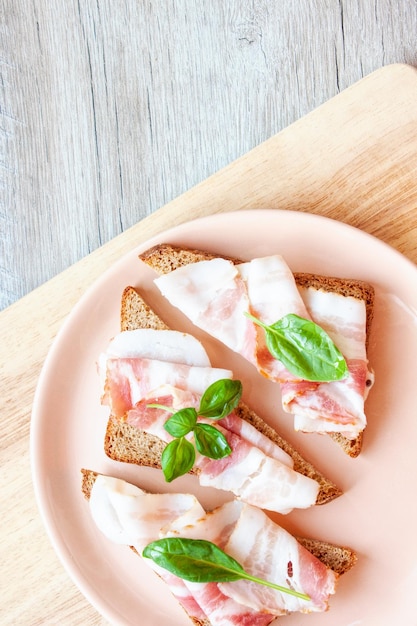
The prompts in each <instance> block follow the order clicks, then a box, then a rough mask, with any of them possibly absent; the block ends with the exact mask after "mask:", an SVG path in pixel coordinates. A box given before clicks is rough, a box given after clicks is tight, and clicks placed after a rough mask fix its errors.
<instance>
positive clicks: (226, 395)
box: [198, 378, 242, 420]
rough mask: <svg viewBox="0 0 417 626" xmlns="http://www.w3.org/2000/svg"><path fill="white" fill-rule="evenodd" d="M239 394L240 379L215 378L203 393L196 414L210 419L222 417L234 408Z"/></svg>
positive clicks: (240, 392)
mask: <svg viewBox="0 0 417 626" xmlns="http://www.w3.org/2000/svg"><path fill="white" fill-rule="evenodd" d="M241 395H242V383H241V382H240V380H231V379H230V378H222V379H221V380H217V381H216V382H214V383H212V384H211V385H210V386H209V387H208V388H207V389H206V391H205V392H204V393H203V395H202V397H201V401H200V408H199V410H198V414H199V415H204V417H209V418H210V419H216V420H219V419H222V418H223V417H225V416H226V415H229V413H231V412H232V411H233V409H234V408H236V406H237V405H238V404H239V400H240V397H241Z"/></svg>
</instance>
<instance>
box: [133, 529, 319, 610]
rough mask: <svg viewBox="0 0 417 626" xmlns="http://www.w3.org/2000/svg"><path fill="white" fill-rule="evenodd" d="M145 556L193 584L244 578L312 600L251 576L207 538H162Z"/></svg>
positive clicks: (150, 545)
mask: <svg viewBox="0 0 417 626" xmlns="http://www.w3.org/2000/svg"><path fill="white" fill-rule="evenodd" d="M142 556H144V557H145V558H148V559H152V560H153V561H154V562H155V563H157V565H159V566H160V567H163V568H164V569H167V570H168V571H169V572H171V573H172V574H175V576H178V577H179V578H182V579H184V580H188V581H190V582H195V583H209V582H217V583H221V582H233V581H235V580H241V579H242V578H244V579H246V580H250V581H252V582H256V583H259V584H261V585H266V586H267V587H271V588H273V589H276V590H278V591H280V592H282V593H288V594H290V595H293V596H296V597H298V598H302V599H303V600H310V597H309V596H307V595H305V594H303V593H300V592H298V591H294V590H293V589H289V588H287V587H282V586H281V585H276V584H275V583H271V582H268V581H265V580H262V579H260V578H257V577H256V576H251V575H250V574H248V573H247V572H246V571H245V570H244V569H243V567H242V566H241V565H240V563H238V562H237V561H236V560H235V559H234V558H232V557H231V556H230V555H228V554H226V552H223V550H221V549H220V548H219V547H218V546H216V545H215V544H214V543H212V542H211V541H206V540H204V539H187V538H181V537H167V538H165V539H158V540H157V541H152V542H151V543H149V544H148V545H147V546H146V547H145V548H144V550H143V552H142Z"/></svg>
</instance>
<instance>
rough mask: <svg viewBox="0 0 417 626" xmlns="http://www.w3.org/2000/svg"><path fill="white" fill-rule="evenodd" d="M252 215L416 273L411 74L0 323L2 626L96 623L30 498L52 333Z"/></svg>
mask: <svg viewBox="0 0 417 626" xmlns="http://www.w3.org/2000/svg"><path fill="white" fill-rule="evenodd" d="M249 208H252V209H258V208H279V209H292V210H298V211H305V212H311V213H317V214H320V215H324V216H327V217H331V218H334V219H337V220H340V221H342V222H346V223H348V224H351V225H353V226H356V227H358V228H360V229H362V230H364V231H366V232H368V233H370V234H372V235H375V236H377V237H379V238H380V239H382V240H383V241H385V242H386V243H388V244H390V245H391V246H393V247H394V248H396V249H397V250H399V251H400V252H402V253H403V254H404V255H406V256H407V257H408V258H409V259H411V260H412V261H413V262H414V263H416V262H417V70H416V69H414V68H412V67H409V66H405V65H391V66H387V67H385V68H382V69H380V70H378V71H376V72H374V73H373V74H371V75H369V76H368V77H366V78H365V79H363V80H362V81H360V82H359V83H357V84H355V85H353V86H352V87H350V88H349V89H347V90H346V91H344V92H342V93H341V94H340V95H338V96H337V97H335V98H333V99H332V100H330V101H329V102H327V103H326V104H324V105H323V106H321V107H319V108H318V109H316V110H315V111H313V112H312V113H310V114H309V115H308V116H306V117H304V118H303V119H301V120H299V121H298V122H296V123H295V124H293V125H292V126H290V127H288V128H287V129H285V130H284V131H282V132H281V133H279V134H278V135H275V136H274V137H272V138H271V139H269V140H268V141H266V142H264V143H263V144H261V145H260V146H258V147H257V148H255V149H254V150H252V151H251V152H249V153H248V154H246V155H245V156H243V157H242V158H240V159H238V160H237V161H235V162H234V163H232V164H230V165H229V166H228V167H226V168H224V169H223V170H221V171H220V172H218V173H217V174H215V175H213V176H212V177H210V178H209V179H207V180H206V181H204V182H203V183H201V184H200V185H198V186H197V187H195V188H193V189H191V190H190V191H188V192H187V193H185V194H184V195H182V196H181V197H179V198H177V199H176V200H174V201H173V202H170V203H169V204H167V205H166V206H164V207H163V208H161V209H159V211H157V212H156V213H154V214H153V215H151V216H150V217H148V218H147V219H145V220H143V221H141V222H139V223H138V224H136V225H135V226H134V227H132V228H131V229H129V230H128V231H126V232H124V233H123V234H122V235H120V236H119V237H117V238H116V239H114V240H113V241H111V242H109V243H108V244H106V245H105V246H103V247H102V248H100V249H99V250H97V251H95V252H93V253H92V254H91V255H89V256H88V257H86V258H85V259H83V260H82V261H80V262H79V263H77V264H76V265H74V266H72V267H71V268H69V269H68V270H66V271H65V272H63V273H62V274H60V275H59V276H57V277H56V278H54V279H52V280H51V281H49V282H48V283H46V284H45V285H43V286H42V287H40V288H38V289H37V290H35V291H34V292H32V293H31V294H29V295H28V296H26V297H25V298H23V299H22V300H20V301H19V302H17V303H15V304H14V305H12V306H11V307H10V308H8V309H6V310H5V311H3V312H1V313H0V322H1V324H0V353H1V355H2V357H3V358H2V361H3V363H2V365H1V376H0V380H1V381H2V390H1V394H0V406H1V409H0V412H1V416H2V419H1V438H0V442H1V443H0V445H1V451H2V457H1V459H2V460H1V465H2V502H3V503H5V502H6V503H9V506H6V507H4V504H3V511H2V518H3V519H2V521H3V523H2V530H1V533H2V535H1V539H0V541H1V549H2V554H3V557H2V562H1V565H0V569H1V577H2V580H7V581H8V588H7V602H6V600H4V601H3V602H2V603H1V604H2V607H1V608H0V611H1V612H2V613H0V617H1V615H2V614H3V617H4V619H3V618H2V620H1V621H2V623H31V624H41V623H52V621H50V620H51V618H52V617H53V623H58V622H61V623H65V624H69V623H79V624H81V623H89V624H92V623H95V624H102V623H104V622H103V621H102V618H100V616H98V615H97V614H96V613H95V611H94V609H93V608H92V607H90V606H89V604H88V602H87V601H86V600H85V599H84V598H83V597H82V596H81V594H80V593H79V592H78V591H77V589H76V587H75V586H74V585H73V583H72V582H71V581H70V580H69V578H68V577H67V575H66V573H65V572H64V571H63V568H62V566H61V565H60V563H59V562H58V560H57V558H56V557H55V555H54V552H53V550H52V547H51V546H50V544H49V542H48V539H47V537H46V535H45V532H44V530H43V526H42V523H41V520H40V517H39V514H38V511H37V508H36V504H35V501H34V497H33V493H32V486H31V478H30V463H29V428H30V412H31V405H32V399H33V394H34V390H35V387H36V382H37V379H38V376H39V372H40V369H41V366H42V363H43V361H44V359H45V356H46V354H47V351H48V349H49V347H50V345H51V343H52V341H53V338H54V336H55V335H56V333H57V331H58V329H59V327H60V325H61V324H62V322H63V320H64V319H65V317H66V316H67V314H68V313H69V312H70V310H71V308H72V307H73V305H74V304H75V303H76V301H77V300H78V299H79V297H80V296H81V295H82V293H83V292H85V290H86V289H88V287H89V286H90V285H91V284H92V283H93V282H94V280H95V279H96V278H97V277H99V276H100V275H101V274H102V273H103V272H104V271H105V270H106V269H107V268H108V267H110V266H111V264H112V263H114V262H115V261H116V260H117V259H118V258H119V257H120V256H121V255H123V254H124V253H125V252H126V251H128V250H129V249H131V248H133V247H134V246H136V245H138V244H139V243H141V242H143V241H146V240H147V239H149V238H150V237H152V236H154V235H156V234H157V233H159V232H162V231H163V230H165V229H167V228H170V227H172V226H174V225H177V224H180V223H182V222H184V221H188V220H190V219H194V218H198V217H202V216H206V215H210V214H213V213H218V212H223V211H237V210H240V209H249ZM312 237H320V233H319V232H317V233H312ZM352 254H354V251H352ZM48 618H49V621H48Z"/></svg>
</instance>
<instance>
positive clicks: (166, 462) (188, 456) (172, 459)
mask: <svg viewBox="0 0 417 626" xmlns="http://www.w3.org/2000/svg"><path fill="white" fill-rule="evenodd" d="M194 461H195V450H194V446H193V444H192V443H190V442H189V441H188V440H187V439H185V438H184V437H180V438H179V439H174V440H173V441H171V442H170V443H169V444H168V445H167V446H165V448H164V449H163V451H162V454H161V466H162V471H163V472H164V476H165V480H166V481H167V483H170V482H171V481H172V480H174V479H175V478H178V476H183V475H184V474H186V473H187V472H189V471H190V469H191V468H192V466H193V465H194Z"/></svg>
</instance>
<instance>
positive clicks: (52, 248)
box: [0, 0, 417, 309]
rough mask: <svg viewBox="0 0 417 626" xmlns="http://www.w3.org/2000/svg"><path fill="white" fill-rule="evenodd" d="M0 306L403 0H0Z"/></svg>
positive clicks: (381, 32)
mask: <svg viewBox="0 0 417 626" xmlns="http://www.w3.org/2000/svg"><path fill="white" fill-rule="evenodd" d="M2 8H3V11H2V13H3V18H2V22H3V27H2V29H1V33H2V52H1V72H2V81H1V101H0V106H1V110H0V112H1V126H0V132H1V138H2V155H1V169H0V172H1V173H0V175H1V188H2V197H1V200H0V202H1V206H0V227H1V246H0V278H1V280H0V309H2V308H4V307H6V306H8V305H9V304H11V303H13V302H14V301H16V300H17V299H19V298H20V297H21V296H23V295H25V294H26V293H28V292H30V291H31V290H32V289H34V288H35V287H36V286H38V285H40V284H42V283H43V282H45V281H46V280H48V279H49V278H51V277H52V276H54V275H56V274H58V273H59V272H60V271H62V270H63V269H65V268H66V267H68V266H70V265H72V264H73V263H74V262H76V261H77V260H78V259H80V258H82V257H84V256H85V255H87V254H88V253H89V252H91V251H92V250H94V249H96V248H98V247H99V246H101V245H102V244H104V243H105V242H107V241H109V240H111V239H112V238H113V237H115V236H116V235H118V234H119V233H121V232H123V231H124V230H126V229H127V228H128V227H130V226H132V225H133V224H135V223H136V222H138V221H139V220H140V219H142V218H143V217H145V216H147V215H150V214H151V213H153V212H154V211H155V210H156V209H158V208H159V207H161V206H162V205H164V204H166V203H167V202H168V201H170V200H172V199H173V198H175V197H176V196H178V195H179V194H181V193H182V192H184V191H186V190H187V189H189V188H190V187H192V186H194V185H195V184H197V183H198V182H200V181H202V180H204V179H205V178H206V177H207V176H209V175H210V174H213V173H214V172H216V171H217V170H219V169H220V168H222V167H223V166H225V165H227V164H228V163H230V162H231V161H233V160H234V159H236V158H237V157H239V156H241V155H243V154H244V153H246V152H247V151H248V150H250V149H251V148H253V147H254V146H256V145H257V144H259V143H260V142H262V141H263V140H265V139H267V138H268V137H270V136H271V135H274V134H275V133H277V132H278V131H280V130H281V129H283V128H285V127H286V126H288V125H289V124H290V123H292V122H293V121H295V120H296V119H298V118H300V117H302V116H303V115H305V114H306V113H308V112H309V111H311V110H312V109H314V108H315V107H317V106H319V105H320V104H322V103H323V102H325V101H326V100H328V99H329V98H331V97H332V96H334V95H335V94H337V93H338V92H339V91H341V90H343V89H345V88H346V87H348V86H349V85H351V84H353V83H355V82H356V81H358V80H359V79H360V78H362V77H363V76H365V75H367V74H369V73H370V72H372V71H374V70H376V69H378V68H380V67H382V66H384V65H387V64H390V63H397V62H405V63H409V64H411V65H413V64H414V63H416V62H417V39H416V33H417V3H416V2H415V1H414V0H395V1H394V0H363V2H362V1H359V0H326V2H323V1H320V0H287V1H279V2H271V1H267V0H260V1H258V2H253V1H252V2H249V1H244V0H231V1H229V2H224V0H201V1H198V2H197V1H194V2H190V1H189V0H175V1H174V2H166V0H154V1H152V2H142V1H138V0H117V1H114V0H100V1H99V2H92V1H90V0H79V1H76V0H65V1H64V0H3V2H2Z"/></svg>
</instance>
